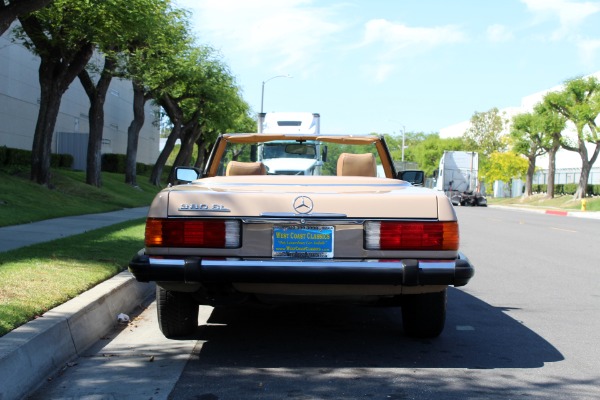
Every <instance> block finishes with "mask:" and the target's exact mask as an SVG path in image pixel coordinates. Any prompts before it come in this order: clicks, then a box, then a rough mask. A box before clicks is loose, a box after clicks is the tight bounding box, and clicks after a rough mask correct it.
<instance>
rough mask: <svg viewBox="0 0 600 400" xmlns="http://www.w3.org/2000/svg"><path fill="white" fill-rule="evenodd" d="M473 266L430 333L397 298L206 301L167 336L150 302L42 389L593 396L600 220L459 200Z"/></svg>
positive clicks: (597, 366)
mask: <svg viewBox="0 0 600 400" xmlns="http://www.w3.org/2000/svg"><path fill="white" fill-rule="evenodd" d="M457 212H458V214H459V218H460V221H461V247H462V250H463V251H464V252H465V253H466V254H467V255H468V256H469V258H470V259H471V261H472V262H473V264H474V265H475V267H476V275H475V277H474V278H473V280H472V281H471V282H470V283H469V285H467V286H466V287H463V288H458V289H456V288H451V289H450V290H449V304H448V316H447V322H446V329H445V331H444V333H443V334H442V336H441V337H440V338H438V339H435V340H414V339H410V338H407V337H405V336H403V334H402V323H401V318H400V312H399V309H394V308H391V309H379V308H366V307H364V308H354V307H347V306H328V307H325V306H289V307H282V308H261V309H256V308H242V309H240V308H232V309H217V310H213V309H211V308H210V307H201V314H200V318H199V325H200V326H199V328H198V330H197V332H196V334H195V335H193V337H190V338H186V339H185V340H176V341H172V340H166V339H164V338H163V337H162V335H161V334H160V332H159V330H158V328H157V325H156V320H155V313H156V310H155V306H154V303H152V304H150V305H149V307H148V308H147V309H146V310H145V311H143V312H142V313H141V314H140V315H139V316H132V318H134V319H133V322H132V323H131V324H129V325H126V326H123V327H122V328H121V329H120V330H118V331H115V332H114V333H113V334H111V335H109V336H107V337H106V338H104V339H103V340H102V341H100V342H98V343H97V344H96V345H95V346H94V347H93V348H92V349H90V351H89V352H88V354H86V356H84V357H81V358H80V359H78V360H76V361H75V362H74V363H72V364H70V365H69V366H67V367H65V369H64V370H63V371H61V373H60V374H59V375H58V376H56V377H55V378H54V379H52V380H51V381H50V382H47V383H46V384H44V385H43V386H42V387H41V389H40V391H39V392H37V394H36V395H35V396H34V397H33V398H35V399H64V398H90V399H112V398H115V399H117V398H119V399H121V398H129V399H167V398H171V399H195V400H217V399H219V400H226V399H285V398H290V399H461V400H462V399H503V400H506V399H517V398H519V399H520V398H530V399H597V398H600V349H599V348H598V346H597V342H598V338H599V335H600V334H599V333H598V332H600V323H599V322H598V320H599V319H598V311H599V310H600V279H599V278H600V269H599V267H598V265H599V264H600V263H599V260H600V257H599V256H598V244H599V243H598V241H599V237H598V232H600V220H587V219H580V218H572V217H560V216H553V215H544V214H534V213H528V212H519V211H514V210H504V209H496V208H492V207H489V208H457Z"/></svg>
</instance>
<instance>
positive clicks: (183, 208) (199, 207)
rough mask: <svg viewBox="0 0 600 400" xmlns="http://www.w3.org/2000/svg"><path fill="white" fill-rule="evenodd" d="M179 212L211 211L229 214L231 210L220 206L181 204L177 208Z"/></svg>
mask: <svg viewBox="0 0 600 400" xmlns="http://www.w3.org/2000/svg"><path fill="white" fill-rule="evenodd" d="M179 211H212V212H231V210H230V209H229V208H227V207H225V206H223V205H221V204H212V205H208V204H196V203H191V204H187V203H183V204H182V205H180V206H179Z"/></svg>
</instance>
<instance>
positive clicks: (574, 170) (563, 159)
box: [440, 71, 600, 184]
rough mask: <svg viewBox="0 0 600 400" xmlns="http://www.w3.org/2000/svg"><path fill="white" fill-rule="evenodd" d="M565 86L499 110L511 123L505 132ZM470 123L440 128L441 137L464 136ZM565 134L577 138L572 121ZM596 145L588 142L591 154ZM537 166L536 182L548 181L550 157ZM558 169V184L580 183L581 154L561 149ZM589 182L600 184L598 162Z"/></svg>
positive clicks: (540, 160) (595, 74)
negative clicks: (517, 116) (548, 95)
mask: <svg viewBox="0 0 600 400" xmlns="http://www.w3.org/2000/svg"><path fill="white" fill-rule="evenodd" d="M589 76H594V77H596V78H598V79H600V71H599V72H596V73H594V74H591V75H589ZM563 87H564V85H562V84H561V85H557V86H554V87H552V88H550V89H547V90H543V91H541V92H538V93H534V94H531V95H528V96H525V97H523V98H522V99H521V105H520V106H518V107H507V108H503V109H500V110H499V111H500V114H501V115H502V117H503V118H505V119H506V120H508V121H509V124H508V125H507V126H506V128H505V130H504V134H508V133H509V132H510V125H511V123H512V118H513V117H514V116H515V115H517V114H521V113H526V112H533V108H534V107H535V106H536V104H538V103H540V102H541V101H542V100H543V98H544V96H545V95H546V94H547V93H550V92H556V91H560V90H562V89H563ZM484 111H487V110H484ZM470 125H471V122H470V120H467V121H462V122H459V123H457V124H454V125H450V126H447V127H445V128H442V129H440V137H441V138H450V137H458V136H462V135H463V133H464V132H465V131H466V130H467V129H469V127H470ZM563 134H564V135H565V136H567V137H571V138H572V139H573V140H575V139H576V137H577V135H576V130H575V127H574V126H573V125H572V124H570V123H568V124H567V128H566V129H565V131H564V132H563ZM594 147H595V146H594V145H592V144H588V151H589V152H590V154H591V152H592V151H593V148H594ZM536 166H537V167H538V168H539V169H540V171H539V172H538V173H536V176H535V178H534V183H541V184H544V183H547V175H548V157H546V156H542V157H539V158H538V159H537V161H536ZM556 169H557V171H556V181H555V183H556V184H562V183H578V182H579V174H580V172H581V158H580V157H579V154H578V153H576V152H573V151H567V150H564V149H560V150H559V151H558V153H557V155H556ZM588 183H589V184H600V166H598V163H597V164H596V165H595V167H594V168H592V172H591V174H590V179H589V181H588Z"/></svg>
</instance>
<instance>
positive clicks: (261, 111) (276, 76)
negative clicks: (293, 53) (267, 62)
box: [260, 74, 292, 114]
mask: <svg viewBox="0 0 600 400" xmlns="http://www.w3.org/2000/svg"><path fill="white" fill-rule="evenodd" d="M291 77H292V76H291V75H290V74H287V75H275V76H272V77H270V78H269V79H267V80H264V81H263V82H262V92H261V95H260V113H261V114H262V113H263V101H264V99H265V83H267V82H269V81H270V80H272V79H275V78H291Z"/></svg>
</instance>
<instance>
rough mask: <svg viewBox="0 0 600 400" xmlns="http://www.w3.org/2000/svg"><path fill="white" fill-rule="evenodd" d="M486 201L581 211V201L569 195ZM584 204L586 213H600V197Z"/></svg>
mask: <svg viewBox="0 0 600 400" xmlns="http://www.w3.org/2000/svg"><path fill="white" fill-rule="evenodd" d="M487 199H488V204H490V205H505V206H519V207H526V208H544V209H557V210H565V211H581V199H577V200H575V199H573V196H571V195H562V196H561V195H559V196H556V197H554V198H551V199H550V198H547V197H546V195H545V194H534V195H533V196H529V197H523V196H521V197H507V198H493V197H488V198H487ZM585 202H586V210H587V211H600V197H586V199H585Z"/></svg>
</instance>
